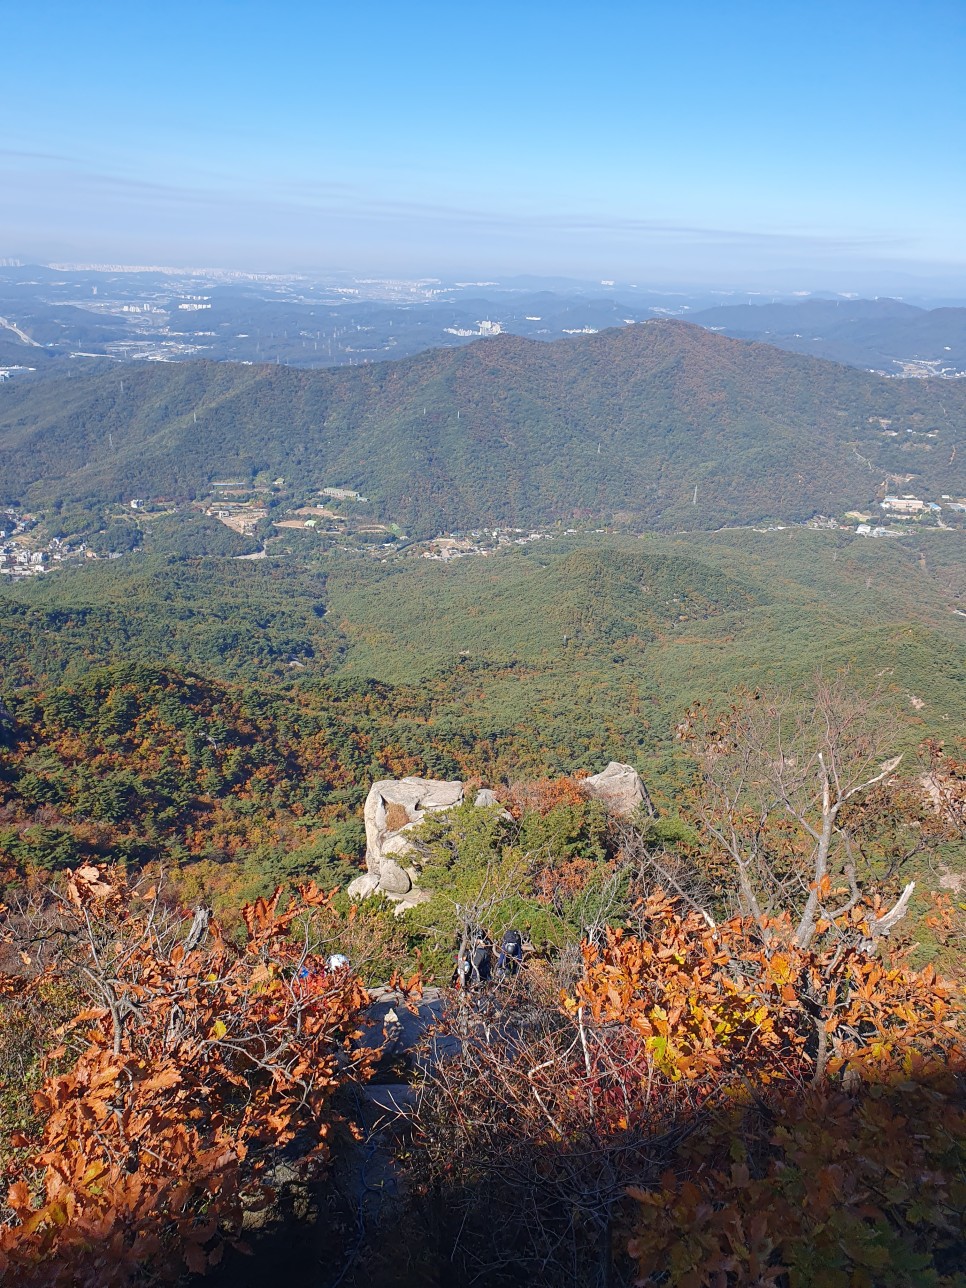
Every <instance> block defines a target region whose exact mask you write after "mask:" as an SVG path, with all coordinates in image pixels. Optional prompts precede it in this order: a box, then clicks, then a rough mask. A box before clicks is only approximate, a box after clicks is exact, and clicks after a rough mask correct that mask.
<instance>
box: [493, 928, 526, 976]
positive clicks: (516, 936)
mask: <svg viewBox="0 0 966 1288" xmlns="http://www.w3.org/2000/svg"><path fill="white" fill-rule="evenodd" d="M522 964H523V936H522V935H521V934H520V932H519V930H514V929H513V927H512V926H511V927H510V929H509V930H505V931H504V932H503V942H502V943H501V944H500V956H499V958H498V959H497V963H496V973H497V974H498V975H499V976H501V977H504V978H505V977H506V976H508V975H516V974H517V972H518V971H519V969H520V966H521V965H522Z"/></svg>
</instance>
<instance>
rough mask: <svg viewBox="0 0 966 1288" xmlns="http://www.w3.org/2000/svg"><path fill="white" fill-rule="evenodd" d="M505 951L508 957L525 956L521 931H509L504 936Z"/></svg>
mask: <svg viewBox="0 0 966 1288" xmlns="http://www.w3.org/2000/svg"><path fill="white" fill-rule="evenodd" d="M503 951H504V952H505V953H506V955H507V956H508V957H522V956H523V939H522V937H521V935H520V932H519V930H508V931H507V932H506V934H505V935H504V936H503Z"/></svg>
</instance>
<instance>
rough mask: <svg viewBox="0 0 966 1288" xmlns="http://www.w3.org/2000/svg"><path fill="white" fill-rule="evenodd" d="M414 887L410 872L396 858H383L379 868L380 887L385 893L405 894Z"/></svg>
mask: <svg viewBox="0 0 966 1288" xmlns="http://www.w3.org/2000/svg"><path fill="white" fill-rule="evenodd" d="M412 888H413V883H412V881H411V880H410V878H409V874H408V873H407V872H404V871H403V869H402V868H401V867H400V866H399V864H398V863H396V862H395V860H394V859H389V858H386V859H383V861H382V865H381V866H380V868H379V889H380V890H381V892H382V893H383V894H391V895H404V894H408V893H409V891H410V890H411V889H412Z"/></svg>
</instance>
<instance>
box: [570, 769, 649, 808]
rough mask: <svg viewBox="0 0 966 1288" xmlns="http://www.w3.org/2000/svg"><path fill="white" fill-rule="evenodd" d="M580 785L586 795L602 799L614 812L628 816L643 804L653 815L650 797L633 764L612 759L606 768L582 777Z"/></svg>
mask: <svg viewBox="0 0 966 1288" xmlns="http://www.w3.org/2000/svg"><path fill="white" fill-rule="evenodd" d="M580 785H581V787H582V788H583V790H584V791H585V792H586V793H587V795H588V796H590V797H593V799H594V800H599V801H603V803H604V804H605V805H606V806H607V808H608V809H609V810H610V811H611V812H612V813H614V814H623V815H624V816H629V815H631V814H633V813H634V811H635V810H637V809H639V808H640V807H641V806H642V805H643V806H644V808H645V810H646V811H647V813H648V814H650V815H651V816H652V817H653V814H654V806H653V805H652V804H651V798H650V796H649V795H648V792H647V788H646V787H645V786H644V782H643V780H642V778H641V776H640V774H639V773H638V772H637V770H636V769H635V768H634V766H633V765H622V764H620V763H619V762H618V761H616V760H612V761H611V762H610V764H609V765H608V766H607V768H606V769H603V770H601V772H600V773H599V774H593V775H591V777H590V778H584V779H583V780H582V781H581V784H580Z"/></svg>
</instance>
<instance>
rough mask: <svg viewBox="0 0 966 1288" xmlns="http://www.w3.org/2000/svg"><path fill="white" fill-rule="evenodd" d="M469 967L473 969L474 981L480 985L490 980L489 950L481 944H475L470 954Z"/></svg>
mask: <svg viewBox="0 0 966 1288" xmlns="http://www.w3.org/2000/svg"><path fill="white" fill-rule="evenodd" d="M470 965H471V966H472V967H473V977H474V979H475V980H476V981H477V982H478V983H480V984H482V983H483V982H484V981H485V980H488V979H489V978H490V950H489V949H488V948H486V947H484V945H483V944H479V943H478V944H477V945H476V947H475V948H474V949H473V951H472V952H471V953H470Z"/></svg>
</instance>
